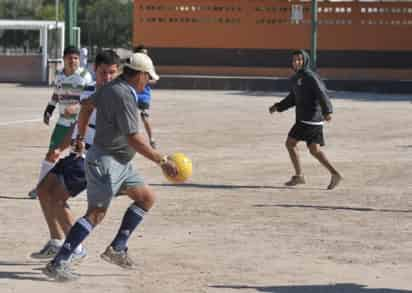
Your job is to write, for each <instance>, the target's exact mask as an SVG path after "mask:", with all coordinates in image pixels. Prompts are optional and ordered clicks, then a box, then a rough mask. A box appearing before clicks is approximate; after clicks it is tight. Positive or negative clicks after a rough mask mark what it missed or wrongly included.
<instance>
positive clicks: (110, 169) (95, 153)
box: [43, 53, 177, 281]
mask: <svg viewBox="0 0 412 293" xmlns="http://www.w3.org/2000/svg"><path fill="white" fill-rule="evenodd" d="M149 79H154V80H158V79H159V76H158V75H157V74H156V72H155V68H154V66H153V63H152V60H151V59H150V57H149V56H147V55H145V54H142V53H135V54H133V55H132V56H131V57H130V58H128V59H127V60H126V64H125V65H124V69H123V74H122V75H121V76H120V77H118V78H117V79H115V80H114V81H112V82H110V83H109V84H107V85H105V86H103V87H102V88H100V89H99V90H98V91H97V92H96V93H95V94H94V95H92V96H91V97H90V98H89V99H86V100H84V101H83V102H82V106H81V110H80V114H79V120H78V136H77V138H76V145H77V151H78V152H82V151H83V149H84V136H85V132H86V128H87V122H88V120H89V117H90V115H91V113H92V111H93V110H94V109H95V108H96V110H97V115H96V134H95V138H94V144H93V146H92V147H91V148H90V149H89V150H88V152H87V155H86V162H85V171H86V179H87V199H88V209H87V212H86V215H85V216H84V217H82V218H80V219H78V220H77V222H76V223H75V225H74V226H73V227H72V229H71V230H70V232H69V234H68V235H67V237H66V240H65V242H64V244H63V247H62V248H61V249H60V251H59V252H58V254H57V255H56V256H55V258H54V259H53V260H52V261H51V262H49V263H48V264H47V266H46V267H45V268H44V269H43V272H44V273H45V274H46V275H47V276H49V277H51V278H53V279H55V280H58V281H70V280H74V279H76V278H77V277H78V275H76V274H75V273H74V272H73V271H72V270H71V268H70V267H69V259H70V256H71V255H72V254H73V252H74V250H75V249H76V247H77V246H78V245H79V244H80V243H82V242H83V241H84V239H85V238H86V237H87V236H88V235H89V234H90V232H91V231H92V229H93V228H94V227H95V226H96V225H98V224H99V223H100V222H101V221H102V220H103V218H104V216H105V214H106V212H107V209H108V207H109V205H110V202H111V200H112V198H113V197H114V196H116V195H117V194H118V193H119V192H120V191H121V192H122V193H126V194H127V195H128V196H129V197H130V198H131V199H132V200H133V203H132V204H131V205H130V207H129V208H128V209H127V211H126V213H125V214H124V216H123V220H122V223H121V225H120V228H119V230H118V232H117V234H116V236H115V238H114V239H113V241H112V243H111V244H110V245H109V246H108V247H107V249H106V250H105V252H104V253H103V254H102V255H101V258H102V259H103V260H105V261H108V262H110V263H114V264H117V265H119V266H120V267H122V268H125V269H132V268H133V267H134V264H133V261H132V260H131V259H130V257H129V255H128V253H127V250H128V249H127V247H128V246H127V242H128V239H129V237H130V235H131V234H132V232H133V231H134V230H135V229H136V227H137V225H138V224H139V223H140V222H141V221H142V219H143V216H144V215H145V213H147V212H148V211H149V209H150V208H151V207H152V206H153V204H154V200H155V195H154V192H153V191H152V190H151V189H150V188H149V186H148V185H147V184H145V183H144V181H143V178H142V177H141V176H140V175H139V174H138V173H137V172H136V171H134V170H133V167H132V164H131V160H132V158H133V157H134V155H135V153H136V152H138V153H140V154H141V155H142V156H144V157H146V158H147V159H149V160H151V161H153V162H155V163H156V164H158V165H159V166H160V167H161V168H162V169H163V171H164V172H166V173H167V174H168V175H170V176H176V174H177V170H176V167H175V165H174V164H173V163H172V162H171V161H170V160H169V159H168V157H167V156H163V155H161V154H160V153H159V152H158V151H156V150H154V149H153V148H152V147H151V146H150V145H149V144H147V143H146V142H145V139H144V136H143V135H142V134H141V133H139V111H138V108H137V104H138V96H137V92H140V91H142V90H143V88H144V87H145V85H146V84H147V82H148V81H149Z"/></svg>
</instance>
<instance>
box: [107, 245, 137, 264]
mask: <svg viewBox="0 0 412 293" xmlns="http://www.w3.org/2000/svg"><path fill="white" fill-rule="evenodd" d="M100 257H101V258H102V259H103V260H105V261H107V262H109V263H112V264H116V265H118V266H120V267H122V268H124V269H133V268H134V265H135V264H134V262H133V261H132V259H131V258H130V257H129V255H128V254H127V249H125V250H121V251H115V250H114V249H113V247H111V246H109V247H107V248H106V251H105V252H103V253H102V254H101V255H100Z"/></svg>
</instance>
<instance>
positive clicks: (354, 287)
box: [209, 283, 412, 293]
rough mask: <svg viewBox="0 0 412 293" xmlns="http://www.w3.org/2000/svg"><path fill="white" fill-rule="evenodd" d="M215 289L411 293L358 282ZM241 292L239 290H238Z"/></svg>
mask: <svg viewBox="0 0 412 293" xmlns="http://www.w3.org/2000/svg"><path fill="white" fill-rule="evenodd" d="M209 287H210V288H216V289H238V290H242V289H249V290H250V289H255V290H256V292H268V293H412V291H410V290H399V289H389V288H368V287H367V286H365V285H359V284H350V283H349V284H331V285H305V286H249V285H211V286H209ZM239 292H241V291H239Z"/></svg>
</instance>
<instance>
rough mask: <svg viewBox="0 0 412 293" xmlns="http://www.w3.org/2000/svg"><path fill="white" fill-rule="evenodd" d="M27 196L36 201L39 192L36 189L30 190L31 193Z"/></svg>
mask: <svg viewBox="0 0 412 293" xmlns="http://www.w3.org/2000/svg"><path fill="white" fill-rule="evenodd" d="M27 196H28V197H29V198H31V199H36V198H37V191H36V188H35V189H33V190H30V191H29V193H28V194H27Z"/></svg>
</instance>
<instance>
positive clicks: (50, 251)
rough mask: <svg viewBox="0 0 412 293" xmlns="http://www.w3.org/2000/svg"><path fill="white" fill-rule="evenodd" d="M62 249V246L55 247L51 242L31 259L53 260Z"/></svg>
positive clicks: (32, 255) (33, 254)
mask: <svg viewBox="0 0 412 293" xmlns="http://www.w3.org/2000/svg"><path fill="white" fill-rule="evenodd" d="M60 248H61V246H57V245H54V244H52V243H50V241H49V242H47V243H46V245H45V246H44V247H43V248H42V249H41V250H40V251H39V252H33V253H32V254H31V255H30V257H31V258H35V259H51V258H53V257H54V256H55V255H56V254H57V253H58V252H59V250H60Z"/></svg>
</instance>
